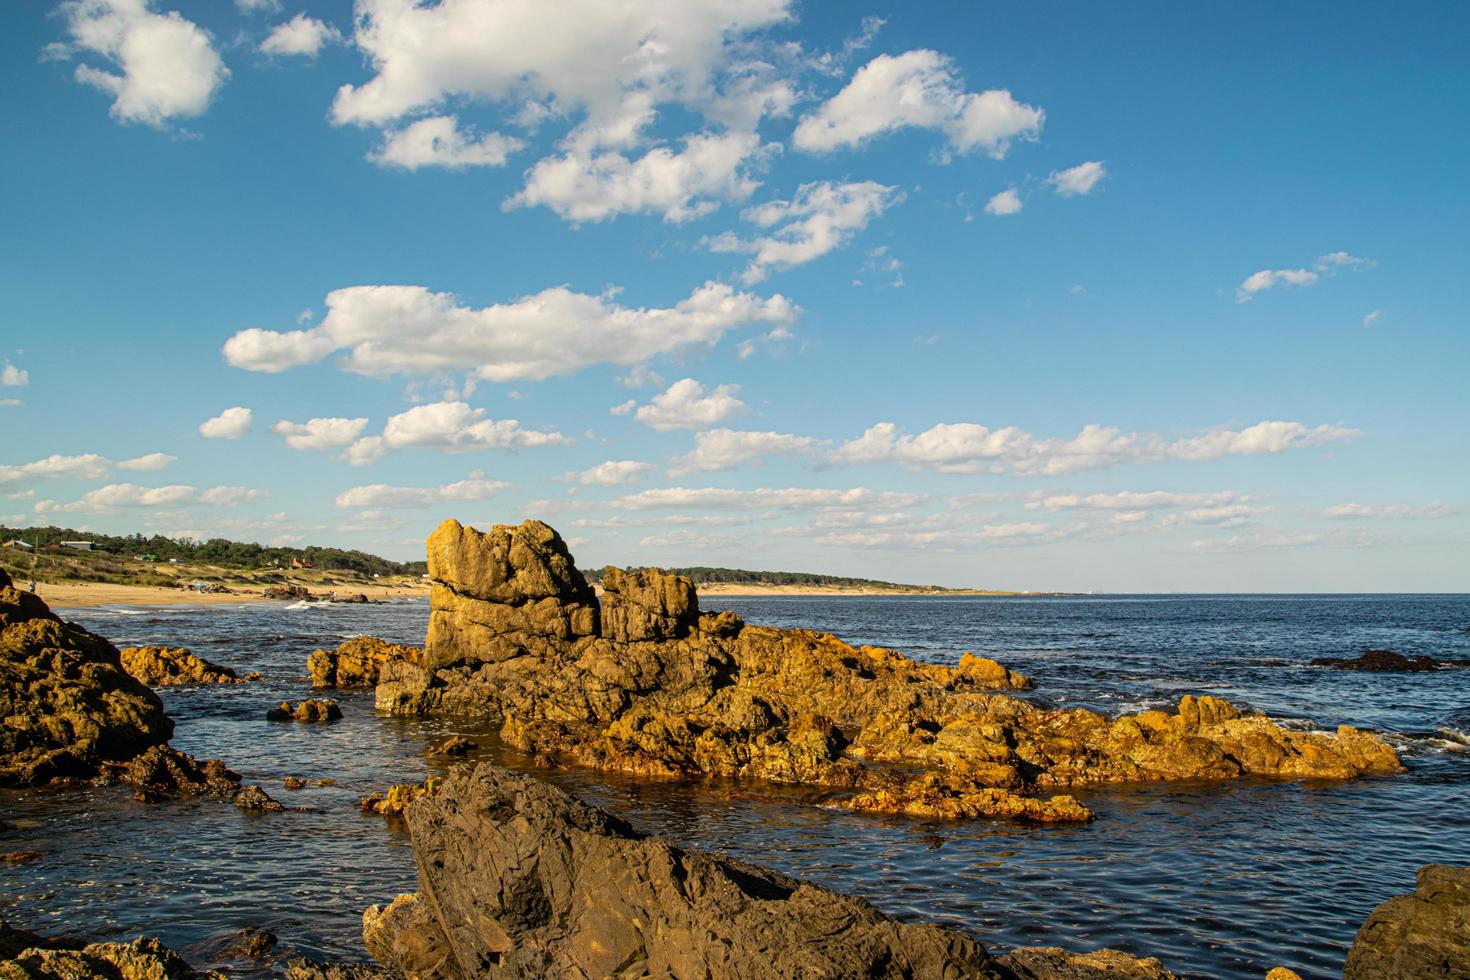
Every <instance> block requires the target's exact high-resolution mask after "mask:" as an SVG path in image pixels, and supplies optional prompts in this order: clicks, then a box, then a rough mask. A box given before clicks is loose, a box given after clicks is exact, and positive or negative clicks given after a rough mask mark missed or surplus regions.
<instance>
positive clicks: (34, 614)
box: [0, 570, 173, 786]
mask: <svg viewBox="0 0 1470 980" xmlns="http://www.w3.org/2000/svg"><path fill="white" fill-rule="evenodd" d="M0 719H4V723H3V724H0V786H17V785H19V786H28V785H34V784H38V783H44V782H47V781H49V780H51V779H54V778H57V777H80V778H89V777H91V776H94V775H96V773H97V769H98V766H99V765H100V764H102V763H104V762H119V761H125V760H128V759H131V758H133V757H134V756H136V755H137V754H138V753H140V752H143V751H144V750H146V749H148V748H149V747H150V746H154V745H162V744H163V743H165V742H167V741H168V739H169V736H171V735H172V734H173V722H172V721H170V720H169V718H168V716H167V715H165V714H164V711H163V703H162V702H161V701H159V699H158V695H156V694H154V693H153V692H152V691H151V690H149V689H148V688H147V687H146V686H145V685H143V684H141V683H140V682H138V681H137V680H136V679H134V678H133V677H131V676H130V675H129V674H128V673H127V672H126V671H125V670H123V666H122V662H121V659H120V656H119V654H118V650H117V648H116V647H115V646H113V645H112V644H111V643H108V642H107V641H106V640H104V639H103V638H102V637H100V636H97V635H95V634H93V633H90V632H88V631H87V630H85V629H83V628H82V627H80V626H77V625H75V624H74V623H67V622H63V621H62V620H61V619H59V618H57V617H56V616H55V615H54V614H52V612H51V610H50V609H48V608H47V607H46V604H45V603H44V602H42V601H41V599H40V597H39V596H36V595H34V594H32V593H29V592H22V591H21V590H19V589H17V588H15V587H14V585H13V584H12V583H11V581H10V577H9V576H8V575H7V574H6V573H5V572H4V571H3V570H0Z"/></svg>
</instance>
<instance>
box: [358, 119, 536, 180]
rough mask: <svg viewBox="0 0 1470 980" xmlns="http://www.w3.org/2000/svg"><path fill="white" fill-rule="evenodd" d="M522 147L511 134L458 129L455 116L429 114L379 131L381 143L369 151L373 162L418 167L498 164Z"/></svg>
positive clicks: (402, 166) (489, 165)
mask: <svg viewBox="0 0 1470 980" xmlns="http://www.w3.org/2000/svg"><path fill="white" fill-rule="evenodd" d="M523 146H525V143H523V142H522V141H521V140H518V139H516V138H515V137H513V136H502V135H501V134H500V133H486V134H485V135H483V136H480V135H477V134H476V133H474V132H473V131H469V132H466V131H463V130H461V129H460V128H459V119H458V118H456V117H455V116H430V117H429V118H427V119H420V120H418V121H417V122H414V123H410V124H409V125H407V126H405V127H403V128H402V129H396V130H390V131H388V132H386V133H384V134H383V145H382V146H380V147H379V148H378V149H377V151H376V152H374V153H373V154H372V156H371V157H370V159H371V160H372V161H373V162H374V163H378V164H381V165H383V166H385V167H400V168H402V169H404V170H418V169H420V168H421V167H444V168H445V169H447V170H462V169H464V168H465V167H500V166H504V165H505V161H506V158H507V157H509V156H510V154H512V153H514V152H516V151H517V150H519V149H521V148H522V147H523Z"/></svg>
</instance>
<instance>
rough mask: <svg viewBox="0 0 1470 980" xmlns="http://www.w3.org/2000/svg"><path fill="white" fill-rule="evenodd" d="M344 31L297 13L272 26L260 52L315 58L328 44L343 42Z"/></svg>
mask: <svg viewBox="0 0 1470 980" xmlns="http://www.w3.org/2000/svg"><path fill="white" fill-rule="evenodd" d="M341 43H342V32H341V31H339V30H337V28H335V27H333V26H332V25H330V24H327V23H325V22H323V21H320V20H317V19H316V18H315V17H308V16H306V15H305V14H297V15H296V16H295V17H292V18H291V19H290V20H288V21H286V22H285V23H284V24H277V25H276V26H275V27H273V28H271V32H270V34H268V35H266V39H265V40H264V41H262V42H261V44H260V53H261V54H268V55H273V56H283V55H297V56H300V57H304V58H315V57H316V56H317V55H318V54H320V53H321V50H322V48H324V47H326V46H327V45H328V44H341Z"/></svg>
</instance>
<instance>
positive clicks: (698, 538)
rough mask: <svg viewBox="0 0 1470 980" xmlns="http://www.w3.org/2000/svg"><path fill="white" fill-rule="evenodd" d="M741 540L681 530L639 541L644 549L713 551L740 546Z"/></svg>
mask: <svg viewBox="0 0 1470 980" xmlns="http://www.w3.org/2000/svg"><path fill="white" fill-rule="evenodd" d="M740 541H741V539H740V538H738V537H736V536H735V535H733V534H702V533H700V532H699V531H691V530H689V529H688V528H681V529H679V530H677V531H663V532H661V533H659V534H650V535H648V536H647V537H644V538H640V539H639V540H638V545H639V547H642V548H682V549H685V550H686V551H688V550H691V549H702V550H712V549H716V548H729V547H732V546H734V545H737V544H739V543H740Z"/></svg>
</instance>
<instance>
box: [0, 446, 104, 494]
mask: <svg viewBox="0 0 1470 980" xmlns="http://www.w3.org/2000/svg"><path fill="white" fill-rule="evenodd" d="M111 466H112V463H111V462H110V461H109V460H108V459H107V457H105V456H99V455H97V454H96V453H84V454H82V455H80V456H62V455H59V454H55V453H53V454H52V455H50V456H47V457H46V458H45V459H38V460H36V461H34V462H31V463H22V464H20V465H18V466H9V465H0V486H4V485H7V484H14V483H26V482H30V481H33V480H100V479H102V478H103V477H105V476H106V475H107V473H108V471H109V469H110V468H111Z"/></svg>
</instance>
